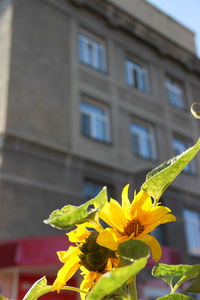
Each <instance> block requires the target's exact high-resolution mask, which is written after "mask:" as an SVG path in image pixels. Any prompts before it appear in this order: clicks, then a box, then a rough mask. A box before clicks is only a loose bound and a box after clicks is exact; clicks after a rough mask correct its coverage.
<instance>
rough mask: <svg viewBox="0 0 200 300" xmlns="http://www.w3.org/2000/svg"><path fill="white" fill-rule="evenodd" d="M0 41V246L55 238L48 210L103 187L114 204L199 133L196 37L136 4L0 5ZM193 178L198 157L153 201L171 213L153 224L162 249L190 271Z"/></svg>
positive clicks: (109, 0) (195, 231)
mask: <svg viewBox="0 0 200 300" xmlns="http://www.w3.org/2000/svg"><path fill="white" fill-rule="evenodd" d="M0 40H1V43H0V57H1V58H2V59H1V68H0V90H1V93H0V149H1V150H0V151H1V160H0V174H1V176H0V205H1V210H0V238H1V240H3V244H5V243H7V242H6V241H7V240H10V239H19V238H24V237H32V236H38V235H45V236H51V235H57V234H62V235H63V233H62V232H59V231H58V230H55V229H53V228H50V227H48V226H47V225H45V224H44V223H43V222H42V220H44V219H46V218H47V217H48V215H49V214H50V212H51V211H52V210H54V209H56V208H60V207H62V206H64V205H65V204H67V203H73V204H74V205H79V204H80V203H82V202H83V201H84V200H85V199H87V198H89V197H92V196H93V195H94V194H95V193H97V192H98V191H99V190H100V189H101V187H102V186H103V185H107V186H108V189H109V193H110V194H111V195H114V197H115V198H117V199H120V194H121V190H122V187H123V186H124V185H125V184H127V183H130V184H131V187H132V189H134V188H136V187H137V188H139V186H140V184H141V183H142V182H143V181H144V179H145V175H146V173H147V172H148V171H149V170H150V169H152V168H154V167H155V166H157V165H158V164H160V163H161V162H163V161H165V160H167V159H168V158H169V157H172V156H173V155H174V154H177V153H180V152H182V151H184V150H185V149H186V148H187V147H189V146H190V145H192V144H193V143H194V142H195V141H196V140H197V138H198V136H199V130H200V123H199V121H198V120H195V119H194V118H193V117H192V116H191V114H190V113H189V111H190V105H191V104H192V103H193V102H194V101H195V100H198V99H199V97H200V87H199V79H200V60H199V59H198V58H197V55H196V50H195V44H194V33H193V32H191V31H190V30H188V29H187V28H185V27H183V26H182V25H181V24H179V23H177V22H176V21H174V20H173V19H171V18H170V17H168V16H167V15H165V14H163V13H162V12H161V11H159V10H158V9H156V8H155V7H154V6H152V5H150V4H149V3H148V2H146V1H145V0H134V1H133V0H132V1H131V0H126V1H123V2H122V1H120V0H104V1H102V0H60V1H56V0H35V1H31V0H29V1H28V0H14V1H11V0H1V1H0ZM199 180H200V157H199V156H198V157H196V158H195V159H194V161H193V162H191V163H190V164H189V165H188V166H187V167H186V168H185V171H184V172H183V173H182V174H181V175H180V176H179V177H178V178H177V179H176V180H175V182H174V183H173V184H172V185H171V188H170V189H168V191H167V192H166V193H165V194H164V195H163V199H162V200H163V203H167V205H168V206H169V207H170V208H171V209H172V211H173V213H174V214H175V215H176V217H177V222H176V223H175V224H167V225H165V226H164V228H161V231H162V235H161V233H159V235H161V236H162V242H163V245H164V246H167V247H169V249H172V248H173V249H174V248H175V249H179V251H180V254H181V259H182V262H184V263H191V264H193V263H196V262H197V261H198V259H199V256H200V229H199V228H200V226H199V225H200V192H199ZM172 233H173V234H172ZM49 239H51V237H49ZM8 243H9V242H8ZM19 243H20V242H19ZM166 251H167V250H166ZM170 251H172V252H173V251H175V252H176V250H169V251H168V252H167V253H168V256H170V255H171V256H173V255H172V254H171V253H172V252H170ZM173 253H174V252H173ZM171 256H170V257H171ZM170 259H171V260H169V261H171V262H174V263H179V260H176V259H175V260H173V258H172V257H171V258H170ZM9 267H10V266H9ZM29 269H30V268H29ZM2 270H5V265H4V269H2ZM6 270H8V272H9V270H10V269H9V268H8V269H6ZM2 272H3V271H2ZM0 285H1V282H0ZM149 289H150V288H149ZM159 293H160V291H159ZM156 296H157V295H156ZM145 297H146V298H145ZM152 297H155V295H152ZM143 298H144V300H147V299H150V298H148V297H147V296H145V292H144V296H143ZM151 299H153V298H151Z"/></svg>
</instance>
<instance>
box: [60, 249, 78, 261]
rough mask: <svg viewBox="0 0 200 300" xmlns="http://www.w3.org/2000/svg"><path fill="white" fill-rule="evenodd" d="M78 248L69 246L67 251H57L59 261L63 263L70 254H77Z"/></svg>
mask: <svg viewBox="0 0 200 300" xmlns="http://www.w3.org/2000/svg"><path fill="white" fill-rule="evenodd" d="M79 253H80V250H79V248H78V247H73V246H70V247H69V248H68V250H67V251H58V252H57V255H58V258H59V260H60V261H61V262H63V263H65V262H66V261H67V260H68V259H69V257H70V256H73V255H78V254H79Z"/></svg>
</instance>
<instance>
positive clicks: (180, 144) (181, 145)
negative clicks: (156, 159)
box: [172, 137, 196, 174]
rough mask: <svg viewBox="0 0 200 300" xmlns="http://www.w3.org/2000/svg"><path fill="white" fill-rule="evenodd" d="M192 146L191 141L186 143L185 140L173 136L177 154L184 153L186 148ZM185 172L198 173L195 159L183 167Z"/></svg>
mask: <svg viewBox="0 0 200 300" xmlns="http://www.w3.org/2000/svg"><path fill="white" fill-rule="evenodd" d="M189 146H190V143H185V142H184V141H183V140H181V139H179V138H176V137H175V138H173V140H172V147H173V151H174V154H175V156H177V155H179V154H181V153H183V152H184V151H185V150H187V149H188V148H189ZM183 172H185V173H190V174H195V173H196V166H195V161H194V159H193V160H191V161H190V162H189V164H187V166H186V167H185V168H184V169H183Z"/></svg>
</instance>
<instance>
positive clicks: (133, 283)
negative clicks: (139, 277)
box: [129, 276, 138, 300]
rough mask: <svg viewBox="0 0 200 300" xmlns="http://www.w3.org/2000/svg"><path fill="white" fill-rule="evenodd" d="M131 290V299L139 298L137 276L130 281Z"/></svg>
mask: <svg viewBox="0 0 200 300" xmlns="http://www.w3.org/2000/svg"><path fill="white" fill-rule="evenodd" d="M129 290H130V296H131V300H137V299H138V298H137V288H136V276H133V280H132V281H131V282H130V283H129Z"/></svg>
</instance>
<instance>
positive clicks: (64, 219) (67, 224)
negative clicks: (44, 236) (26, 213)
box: [44, 187, 107, 230]
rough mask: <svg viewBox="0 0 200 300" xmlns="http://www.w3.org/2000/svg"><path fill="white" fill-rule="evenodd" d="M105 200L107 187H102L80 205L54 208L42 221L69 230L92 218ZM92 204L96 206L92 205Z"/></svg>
mask: <svg viewBox="0 0 200 300" xmlns="http://www.w3.org/2000/svg"><path fill="white" fill-rule="evenodd" d="M106 201H107V188H106V187H104V188H103V189H102V190H101V192H100V193H99V194H98V195H97V196H96V197H95V198H93V199H91V200H89V201H88V202H86V203H84V204H83V205H81V206H73V205H66V206H64V207H63V208H61V209H56V210H54V211H53V212H52V213H51V214H50V216H49V218H48V219H47V220H44V223H46V224H50V225H51V226H52V227H56V228H58V229H64V230H69V229H71V228H72V227H73V226H74V225H76V224H81V223H83V222H85V221H86V220H91V219H94V217H95V215H96V213H97V212H99V211H100V209H101V208H102V206H103V205H104V204H105V203H106ZM94 204H96V205H97V206H96V207H94Z"/></svg>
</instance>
